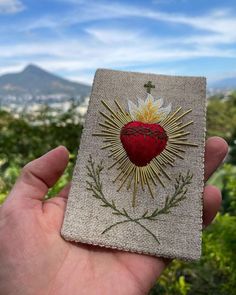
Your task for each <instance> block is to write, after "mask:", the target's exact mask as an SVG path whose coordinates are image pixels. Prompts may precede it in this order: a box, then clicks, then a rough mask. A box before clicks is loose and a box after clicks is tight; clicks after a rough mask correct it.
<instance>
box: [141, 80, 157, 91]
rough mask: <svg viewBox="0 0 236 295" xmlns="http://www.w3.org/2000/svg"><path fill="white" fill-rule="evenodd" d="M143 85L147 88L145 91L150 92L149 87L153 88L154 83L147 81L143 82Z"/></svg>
mask: <svg viewBox="0 0 236 295" xmlns="http://www.w3.org/2000/svg"><path fill="white" fill-rule="evenodd" d="M144 87H145V88H147V93H149V94H151V89H152V88H155V85H152V81H148V82H147V83H146V84H144Z"/></svg>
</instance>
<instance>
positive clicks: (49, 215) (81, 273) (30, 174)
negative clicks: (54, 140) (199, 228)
mask: <svg viewBox="0 0 236 295" xmlns="http://www.w3.org/2000/svg"><path fill="white" fill-rule="evenodd" d="M226 153H227V144H226V143H225V141H224V140H222V139H220V138H217V137H214V138H211V139H209V140H208V141H207V144H206V157H205V179H206V180H207V179H208V178H209V177H210V175H211V174H212V173H213V172H214V171H215V169H216V168H217V167H218V166H219V164H220V163H221V162H222V160H223V159H224V157H225V155H226ZM67 163H68V152H67V150H66V149H65V148H64V147H59V148H57V149H55V150H53V151H51V152H49V153H47V154H46V155H44V156H43V157H41V158H39V159H37V160H35V161H33V162H31V163H29V164H27V165H26V166H25V167H24V168H23V170H22V173H21V176H20V177H19V179H18V180H17V182H16V184H15V186H14V187H13V189H12V191H11V193H10V195H9V197H8V198H7V200H6V202H5V203H4V205H3V206H2V207H0V295H11V294H12V295H13V294H14V295H20V294H22V295H28V294H29V295H44V294H45V295H52V294H56V295H61V294H66V295H76V294H89V295H92V294H103V295H106V294H117V295H119V294H128V295H131V294H134V295H139V294H147V293H148V291H149V289H150V288H151V286H152V285H153V283H154V282H155V280H156V278H157V277H158V276H159V275H160V274H161V272H162V271H163V269H164V268H165V267H166V265H167V264H168V261H167V260H164V259H162V258H156V257H152V256H147V255H140V254H134V253H128V252H121V251H117V250H110V249H106V248H100V247H94V246H89V245H85V244H76V243H70V242H66V241H65V240H63V238H62V237H61V236H60V229H61V225H62V221H63V216H64V211H65V206H66V201H67V196H68V191H69V187H67V188H65V189H64V190H63V191H62V192H61V193H60V194H59V195H58V196H57V197H55V198H53V199H50V200H47V201H44V197H45V195H46V194H47V191H48V188H50V187H52V186H53V185H54V184H55V183H56V181H57V180H58V178H59V177H60V176H61V174H62V173H63V171H64V169H65V167H66V165H67ZM220 202H221V194H220V191H219V190H218V189H217V188H215V187H213V186H206V187H205V190H204V225H205V226H206V225H208V224H209V223H210V222H211V221H212V219H213V218H214V216H215V214H216V212H217V211H218V209H219V206H220ZM78 214H79V212H78Z"/></svg>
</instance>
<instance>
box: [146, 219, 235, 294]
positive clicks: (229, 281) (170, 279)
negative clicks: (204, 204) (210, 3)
mask: <svg viewBox="0 0 236 295" xmlns="http://www.w3.org/2000/svg"><path fill="white" fill-rule="evenodd" d="M235 228H236V217H234V216H230V215H228V214H225V215H220V214H219V215H218V216H217V218H216V221H215V222H214V223H213V224H212V225H211V226H210V227H209V228H208V229H207V230H206V231H205V232H204V234H203V254H202V257H201V260H200V261H199V262H195V263H187V262H181V261H176V260H175V261H173V262H172V264H171V265H170V267H169V268H168V269H166V270H165V271H164V273H163V275H162V276H161V278H160V280H159V282H158V284H156V285H155V286H154V288H153V289H152V290H151V292H150V295H157V294H158V295H162V294H163V295H164V294H181V295H185V294H188V295H196V294H208V295H222V294H227V295H231V294H232V295H233V294H235V293H234V292H235V290H236V273H235V268H236V256H235V246H236V231H235Z"/></svg>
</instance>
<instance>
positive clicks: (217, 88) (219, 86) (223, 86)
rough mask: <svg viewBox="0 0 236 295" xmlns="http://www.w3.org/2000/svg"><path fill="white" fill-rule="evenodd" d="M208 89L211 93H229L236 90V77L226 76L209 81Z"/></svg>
mask: <svg viewBox="0 0 236 295" xmlns="http://www.w3.org/2000/svg"><path fill="white" fill-rule="evenodd" d="M208 89H209V92H210V94H217V93H222V94H227V93H229V92H231V91H233V90H236V77H232V78H224V79H221V80H217V81H215V82H212V83H209V85H208Z"/></svg>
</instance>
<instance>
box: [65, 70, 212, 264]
mask: <svg viewBox="0 0 236 295" xmlns="http://www.w3.org/2000/svg"><path fill="white" fill-rule="evenodd" d="M148 81H151V82H152V84H154V85H155V88H153V89H151V94H152V96H153V97H154V99H157V98H160V97H161V98H163V99H164V106H167V105H168V104H169V103H171V104H172V111H175V110H176V109H177V108H178V107H182V108H183V111H186V110H188V109H192V112H190V113H189V114H187V115H186V116H185V117H183V118H182V119H181V120H182V123H183V124H185V123H186V122H188V121H191V120H193V121H194V124H191V125H189V126H188V127H186V129H185V131H189V132H190V134H189V135H188V141H189V142H193V143H196V144H197V145H198V147H192V146H186V147H184V150H185V153H184V154H183V156H184V159H179V158H177V157H176V160H175V162H174V167H171V166H167V170H166V171H167V172H168V174H169V175H170V176H171V180H168V179H164V180H163V181H164V182H165V187H164V188H163V187H162V186H161V185H159V184H157V186H156V187H154V188H153V190H154V199H153V198H151V197H150V194H149V192H148V190H147V188H145V191H142V189H140V188H139V189H138V192H137V203H136V207H135V208H133V207H132V202H131V201H132V189H131V190H127V189H126V187H123V188H122V189H121V190H120V191H119V192H117V188H118V187H119V184H117V183H113V180H114V178H116V176H117V174H118V171H117V169H116V167H113V168H112V169H110V170H108V169H107V168H108V167H109V166H111V165H112V164H113V163H114V159H113V158H112V157H110V158H109V157H108V150H107V149H101V147H102V146H104V143H103V140H104V138H102V137H95V136H93V134H94V133H96V132H97V133H98V132H101V127H100V126H99V123H101V122H103V121H104V118H103V117H102V116H101V114H100V113H99V111H102V112H104V113H106V114H109V113H108V112H107V111H106V109H105V108H104V106H103V105H102V103H101V100H104V101H106V102H107V103H108V104H109V105H110V106H111V107H112V109H114V110H116V111H117V106H116V105H115V103H114V99H118V100H119V102H120V103H121V104H122V106H123V107H124V109H125V110H126V111H128V100H130V101H132V102H134V103H135V104H137V102H138V98H141V99H145V98H146V95H147V89H146V88H145V87H144V84H145V83H147V82H148ZM205 118H206V80H205V78H203V77H181V76H166V75H156V74H143V73H134V72H122V71H114V70H106V69H99V70H97V72H96V75H95V78H94V83H93V88H92V94H91V99H90V103H89V108H88V113H87V117H86V122H85V127H84V130H83V134H82V138H81V144H80V148H79V152H78V158H77V162H76V165H75V169H74V174H73V180H72V187H71V190H70V193H69V199H68V204H67V209H66V213H65V218H64V223H63V226H62V230H61V234H62V236H63V237H64V238H65V239H66V240H69V241H76V242H81V243H87V244H92V245H99V246H103V247H108V248H113V249H119V250H124V251H130V252H136V253H143V254H148V255H154V256H162V257H167V258H180V259H184V260H196V259H199V258H200V255H201V232H202V193H203V185H204V183H203V175H204V145H205V124H206V122H205V121H206V119H205ZM90 155H91V156H92V158H93V160H94V161H95V163H96V164H98V163H99V162H100V161H101V160H102V161H103V166H104V169H103V171H102V172H101V175H100V180H101V183H102V185H103V187H102V192H103V194H104V196H105V197H106V199H107V200H108V201H109V202H110V203H112V200H113V201H114V203H115V206H116V208H118V209H119V210H122V208H125V210H126V212H127V214H128V215H129V216H131V217H132V218H133V219H135V218H139V217H140V216H142V215H143V214H144V212H145V211H146V210H147V209H148V212H153V211H154V210H155V208H157V207H158V208H162V207H163V206H164V204H165V200H166V198H167V196H171V195H173V192H174V185H175V178H176V177H178V175H179V173H180V172H181V173H182V174H183V175H184V174H186V173H187V171H188V170H189V171H190V172H191V173H192V175H193V178H192V183H191V184H190V185H189V186H188V192H187V193H186V198H185V199H184V200H183V201H181V202H180V203H179V204H178V206H176V207H174V208H172V209H171V210H170V212H169V213H168V214H162V215H160V216H158V218H157V220H154V221H153V220H148V219H144V220H140V221H139V222H140V224H141V225H142V226H144V227H145V228H146V229H148V230H149V231H150V232H151V233H153V234H154V235H155V237H157V239H158V242H157V240H156V239H154V238H153V236H152V235H151V234H150V233H149V232H148V231H147V230H145V229H144V228H143V227H142V226H140V225H139V224H137V223H135V222H128V221H127V222H124V223H120V224H118V225H116V226H114V227H113V228H111V229H110V230H108V231H107V232H105V233H103V231H104V230H105V229H107V228H108V227H109V226H111V225H112V224H114V223H117V222H119V221H122V220H124V219H125V218H124V217H123V216H119V215H116V214H113V213H112V212H113V211H114V210H112V208H110V207H109V206H108V207H104V206H101V205H102V204H103V202H102V201H101V200H100V199H96V198H94V197H93V195H92V192H91V191H89V190H87V187H88V184H87V182H86V181H88V180H91V179H90V178H89V177H88V171H87V168H86V166H87V165H88V160H89V157H90Z"/></svg>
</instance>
